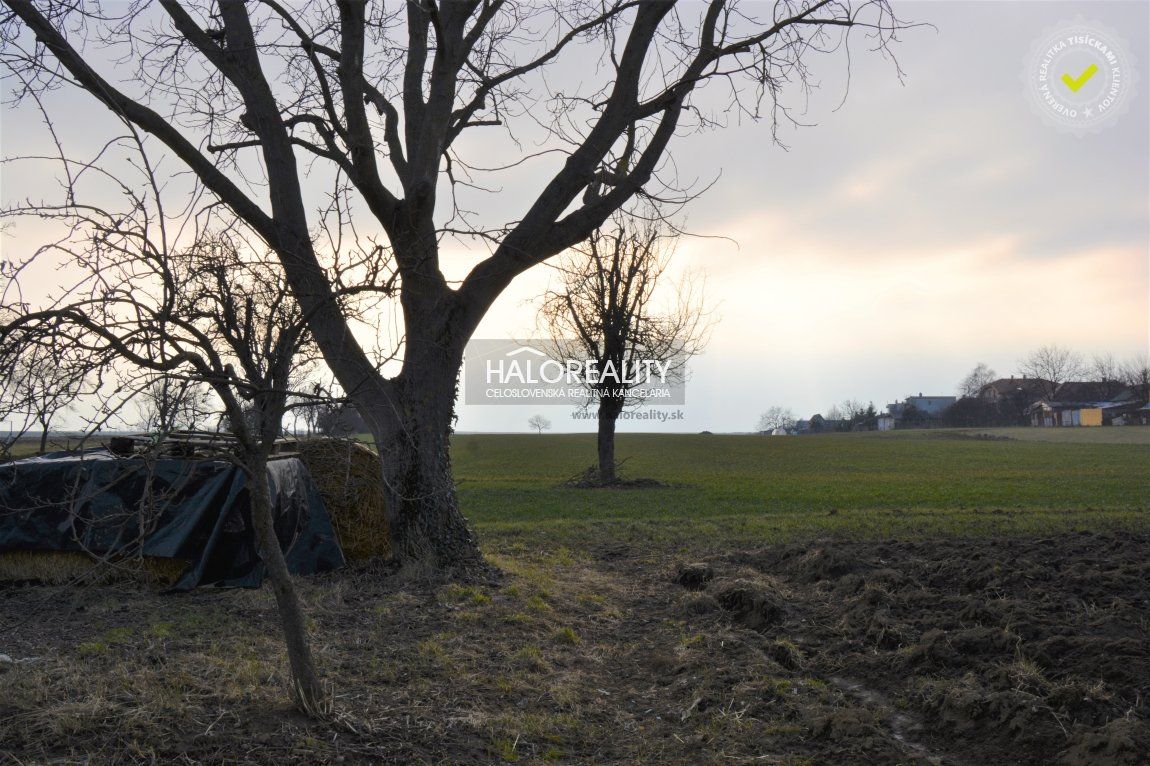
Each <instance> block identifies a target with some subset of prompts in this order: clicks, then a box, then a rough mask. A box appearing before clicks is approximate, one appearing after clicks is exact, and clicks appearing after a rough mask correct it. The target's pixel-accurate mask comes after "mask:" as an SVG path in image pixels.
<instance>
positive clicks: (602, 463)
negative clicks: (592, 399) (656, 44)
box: [598, 397, 623, 484]
mask: <svg viewBox="0 0 1150 766" xmlns="http://www.w3.org/2000/svg"><path fill="white" fill-rule="evenodd" d="M622 411H623V406H622V403H621V402H618V401H616V400H614V399H612V398H610V397H601V398H600V399H599V440H598V447H599V482H600V483H601V484H613V483H614V482H615V480H616V479H617V478H618V477H617V476H616V474H615V423H616V421H618V419H619V413H620V412H622Z"/></svg>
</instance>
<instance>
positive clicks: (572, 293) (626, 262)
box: [540, 212, 710, 484]
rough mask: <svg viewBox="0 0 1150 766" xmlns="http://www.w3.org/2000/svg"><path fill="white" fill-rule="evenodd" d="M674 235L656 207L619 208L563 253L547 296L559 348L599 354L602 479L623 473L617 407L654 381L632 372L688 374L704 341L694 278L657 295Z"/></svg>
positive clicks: (566, 353) (595, 395) (668, 379)
mask: <svg viewBox="0 0 1150 766" xmlns="http://www.w3.org/2000/svg"><path fill="white" fill-rule="evenodd" d="M676 236H677V234H676V233H675V231H674V230H673V229H672V228H671V227H670V226H668V225H667V224H666V223H665V222H663V221H661V220H660V219H659V218H658V216H657V214H655V213H654V212H652V216H651V217H649V218H646V219H644V218H639V217H636V216H632V215H628V214H626V213H623V212H619V213H616V214H615V215H614V216H613V217H612V219H611V223H610V225H608V226H604V227H601V228H599V229H596V230H595V231H594V232H592V233H591V236H590V237H589V238H588V239H587V241H586V242H583V243H580V244H578V245H576V246H574V247H573V248H572V249H571V252H570V253H569V254H568V255H566V256H565V257H564V258H563V259H562V260H561V261H560V263H559V265H558V267H557V268H558V272H559V275H560V285H559V286H558V288H556V289H551V290H548V291H547V293H545V294H544V296H543V301H542V304H541V307H540V318H541V319H542V321H543V324H544V325H545V327H546V332H547V333H548V335H549V336H550V337H551V338H552V339H553V342H554V343H555V344H556V345H557V346H558V353H559V354H560V355H561V356H563V357H566V358H569V359H587V360H591V361H594V363H595V369H596V370H597V371H598V372H599V374H598V375H597V376H596V377H595V380H594V382H589V383H588V385H587V389H588V390H589V391H590V392H591V398H592V401H591V402H589V403H588V404H596V403H597V405H598V440H597V446H598V466H599V481H600V482H601V483H603V484H610V483H612V482H614V481H615V480H616V478H617V477H616V463H615V425H616V423H617V421H618V420H619V415H620V414H621V413H622V412H623V409H624V408H625V407H627V406H628V405H629V404H639V403H641V402H642V398H641V395H640V394H637V393H636V392H638V391H642V390H643V389H644V387H645V385H647V384H648V381H646V380H644V381H636V380H634V379H633V378H634V377H635V376H634V375H633V374H632V373H633V372H635V371H637V370H642V371H644V372H650V371H652V370H655V371H657V375H658V377H657V379H655V380H657V382H658V383H659V384H660V385H664V384H665V385H667V386H671V385H675V384H677V383H680V382H682V380H683V377H684V376H685V375H686V364H687V361H688V360H689V359H690V358H691V357H692V356H694V355H696V354H698V353H700V352H701V351H702V349H703V346H704V345H705V344H706V339H707V334H708V331H709V329H710V324H709V314H708V313H707V311H706V309H705V308H704V305H703V296H702V292H701V290H697V289H696V288H695V284H694V282H693V281H692V280H691V279H683V280H681V281H680V282H679V283H678V284H677V285H663V287H664V288H666V287H668V286H670V287H673V288H674V292H675V297H674V300H672V301H669V302H668V303H667V305H666V306H665V307H664V308H662V309H660V307H659V306H658V305H657V303H656V301H655V298H656V291H657V290H658V288H659V287H660V282H661V281H663V282H665V281H666V280H665V279H664V274H665V272H666V269H667V266H668V264H669V262H670V257H671V253H672V250H673V244H674V241H675V238H676ZM637 383H642V384H643V385H637Z"/></svg>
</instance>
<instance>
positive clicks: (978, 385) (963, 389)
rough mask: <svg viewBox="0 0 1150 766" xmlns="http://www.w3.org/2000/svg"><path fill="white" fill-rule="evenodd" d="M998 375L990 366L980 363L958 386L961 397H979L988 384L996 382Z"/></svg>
mask: <svg viewBox="0 0 1150 766" xmlns="http://www.w3.org/2000/svg"><path fill="white" fill-rule="evenodd" d="M995 377H996V375H995V372H994V370H992V369H990V367H989V366H987V365H986V364H983V363H982V362H979V363H978V364H977V365H975V367H974V369H973V370H971V371H970V373H969V374H967V376H966V377H965V378H963V379H962V382H961V383H959V384H958V393H959V396H970V397H974V396H978V393H979V392H980V391H982V389H983V387H985V386H986V384H988V383H991V382H993V381H994V379H995Z"/></svg>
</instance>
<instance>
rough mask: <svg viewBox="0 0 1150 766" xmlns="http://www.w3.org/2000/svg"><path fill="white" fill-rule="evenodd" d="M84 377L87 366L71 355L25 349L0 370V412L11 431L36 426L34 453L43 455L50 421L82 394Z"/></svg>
mask: <svg viewBox="0 0 1150 766" xmlns="http://www.w3.org/2000/svg"><path fill="white" fill-rule="evenodd" d="M87 375H88V369H87V366H86V365H85V364H83V363H82V360H78V359H76V358H75V357H74V355H72V354H59V355H58V354H52V353H50V352H48V351H46V350H44V349H37V348H32V349H28V350H27V352H26V353H24V354H22V355H20V356H18V357H13V358H11V359H10V360H9V361H8V363H7V364H5V365H4V366H3V367H2V368H0V378H2V379H3V380H4V383H3V385H2V386H0V412H4V413H5V415H6V416H7V417H10V418H12V419H13V426H14V427H13V428H12V429H11V430H12V431H14V432H15V431H23V433H27V432H28V431H30V430H32V428H33V427H38V429H39V431H40V444H39V450H38V451H39V453H40V454H44V453H45V452H47V450H48V436H49V434H50V432H51V428H52V423H53V421H54V420H55V419H56V417H57V416H58V415H60V414H61V413H63V412H65V411H67V410H68V409H70V408H71V407H72V405H73V404H74V402H75V401H76V398H77V397H79V396H80V395H81V393H82V392H83V391H84V389H85V380H86V378H87ZM17 424H19V425H17Z"/></svg>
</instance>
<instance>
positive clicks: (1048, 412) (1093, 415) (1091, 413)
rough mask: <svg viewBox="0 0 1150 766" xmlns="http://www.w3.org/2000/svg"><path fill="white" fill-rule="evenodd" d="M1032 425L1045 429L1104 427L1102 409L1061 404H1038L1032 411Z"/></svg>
mask: <svg viewBox="0 0 1150 766" xmlns="http://www.w3.org/2000/svg"><path fill="white" fill-rule="evenodd" d="M1030 424H1031V425H1033V426H1040V427H1045V428H1055V427H1071V426H1100V425H1102V408H1101V407H1083V406H1081V405H1074V404H1066V405H1064V404H1061V403H1060V402H1038V403H1036V404H1035V405H1034V407H1033V408H1032V409H1031V411H1030Z"/></svg>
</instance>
